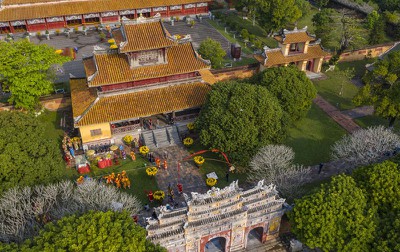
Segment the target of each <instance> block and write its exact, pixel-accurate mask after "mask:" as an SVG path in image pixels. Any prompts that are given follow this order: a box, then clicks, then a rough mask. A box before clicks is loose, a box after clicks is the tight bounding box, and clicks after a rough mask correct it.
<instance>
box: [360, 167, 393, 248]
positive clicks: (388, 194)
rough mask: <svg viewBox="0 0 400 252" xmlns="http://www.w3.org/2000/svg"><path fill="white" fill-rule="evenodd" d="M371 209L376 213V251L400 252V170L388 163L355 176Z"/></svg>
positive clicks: (367, 168) (363, 169)
mask: <svg viewBox="0 0 400 252" xmlns="http://www.w3.org/2000/svg"><path fill="white" fill-rule="evenodd" d="M354 177H355V180H356V181H357V184H359V186H360V187H361V188H362V189H363V190H364V191H365V193H366V195H367V198H368V201H369V205H370V207H371V208H376V209H377V215H376V218H375V219H376V224H377V229H376V233H375V239H374V241H373V245H372V247H373V250H374V251H400V243H399V241H400V233H399V230H400V169H399V167H398V164H396V163H393V162H391V161H385V162H383V163H381V164H376V165H374V166H367V167H362V168H359V169H357V170H356V171H355V172H354Z"/></svg>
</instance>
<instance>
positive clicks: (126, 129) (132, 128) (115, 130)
mask: <svg viewBox="0 0 400 252" xmlns="http://www.w3.org/2000/svg"><path fill="white" fill-rule="evenodd" d="M140 128H141V127H140V124H133V125H127V126H122V127H118V128H112V129H111V133H112V134H113V135H115V134H121V133H125V132H129V131H135V130H138V129H140Z"/></svg>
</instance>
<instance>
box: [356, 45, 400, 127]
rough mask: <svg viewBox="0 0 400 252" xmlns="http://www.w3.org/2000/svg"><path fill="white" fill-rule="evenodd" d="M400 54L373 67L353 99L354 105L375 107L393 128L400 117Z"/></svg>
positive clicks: (397, 53) (394, 53) (389, 56)
mask: <svg viewBox="0 0 400 252" xmlns="http://www.w3.org/2000/svg"><path fill="white" fill-rule="evenodd" d="M399 76H400V52H399V51H396V52H392V53H389V54H388V55H387V57H385V58H384V59H383V60H380V61H378V62H376V63H375V64H374V65H373V69H372V71H368V72H367V73H366V74H365V75H364V77H363V81H364V82H365V86H363V87H362V88H361V89H360V90H359V91H358V94H357V95H356V96H355V97H354V98H353V103H354V104H355V105H357V106H359V105H373V106H374V108H375V113H376V114H377V115H379V116H382V117H384V118H387V119H389V126H392V125H393V123H394V122H395V120H396V119H398V118H399V117H400V81H399Z"/></svg>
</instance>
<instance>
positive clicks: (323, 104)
mask: <svg viewBox="0 0 400 252" xmlns="http://www.w3.org/2000/svg"><path fill="white" fill-rule="evenodd" d="M314 103H315V104H316V105H317V106H318V107H320V108H321V109H322V110H323V111H325V113H327V114H328V115H329V116H330V117H331V118H332V119H333V120H335V122H337V123H338V124H339V125H340V126H342V128H344V129H345V130H347V132H349V133H352V132H354V131H356V130H359V129H361V127H360V126H359V125H358V124H356V123H355V122H354V121H353V120H352V118H351V117H350V116H348V115H346V114H344V113H342V112H341V111H340V110H338V109H337V108H336V107H335V106H333V105H332V104H330V103H329V102H327V101H326V100H325V99H324V98H322V96H320V95H317V98H315V99H314Z"/></svg>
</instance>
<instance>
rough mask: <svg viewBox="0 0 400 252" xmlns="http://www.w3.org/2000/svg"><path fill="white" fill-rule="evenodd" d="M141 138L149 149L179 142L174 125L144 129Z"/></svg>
mask: <svg viewBox="0 0 400 252" xmlns="http://www.w3.org/2000/svg"><path fill="white" fill-rule="evenodd" d="M142 139H143V141H144V144H145V145H147V147H149V148H150V150H154V149H157V148H162V147H167V146H172V145H179V144H181V140H180V138H179V134H178V129H177V127H176V126H168V127H164V128H161V129H155V130H149V131H145V132H143V133H142Z"/></svg>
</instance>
